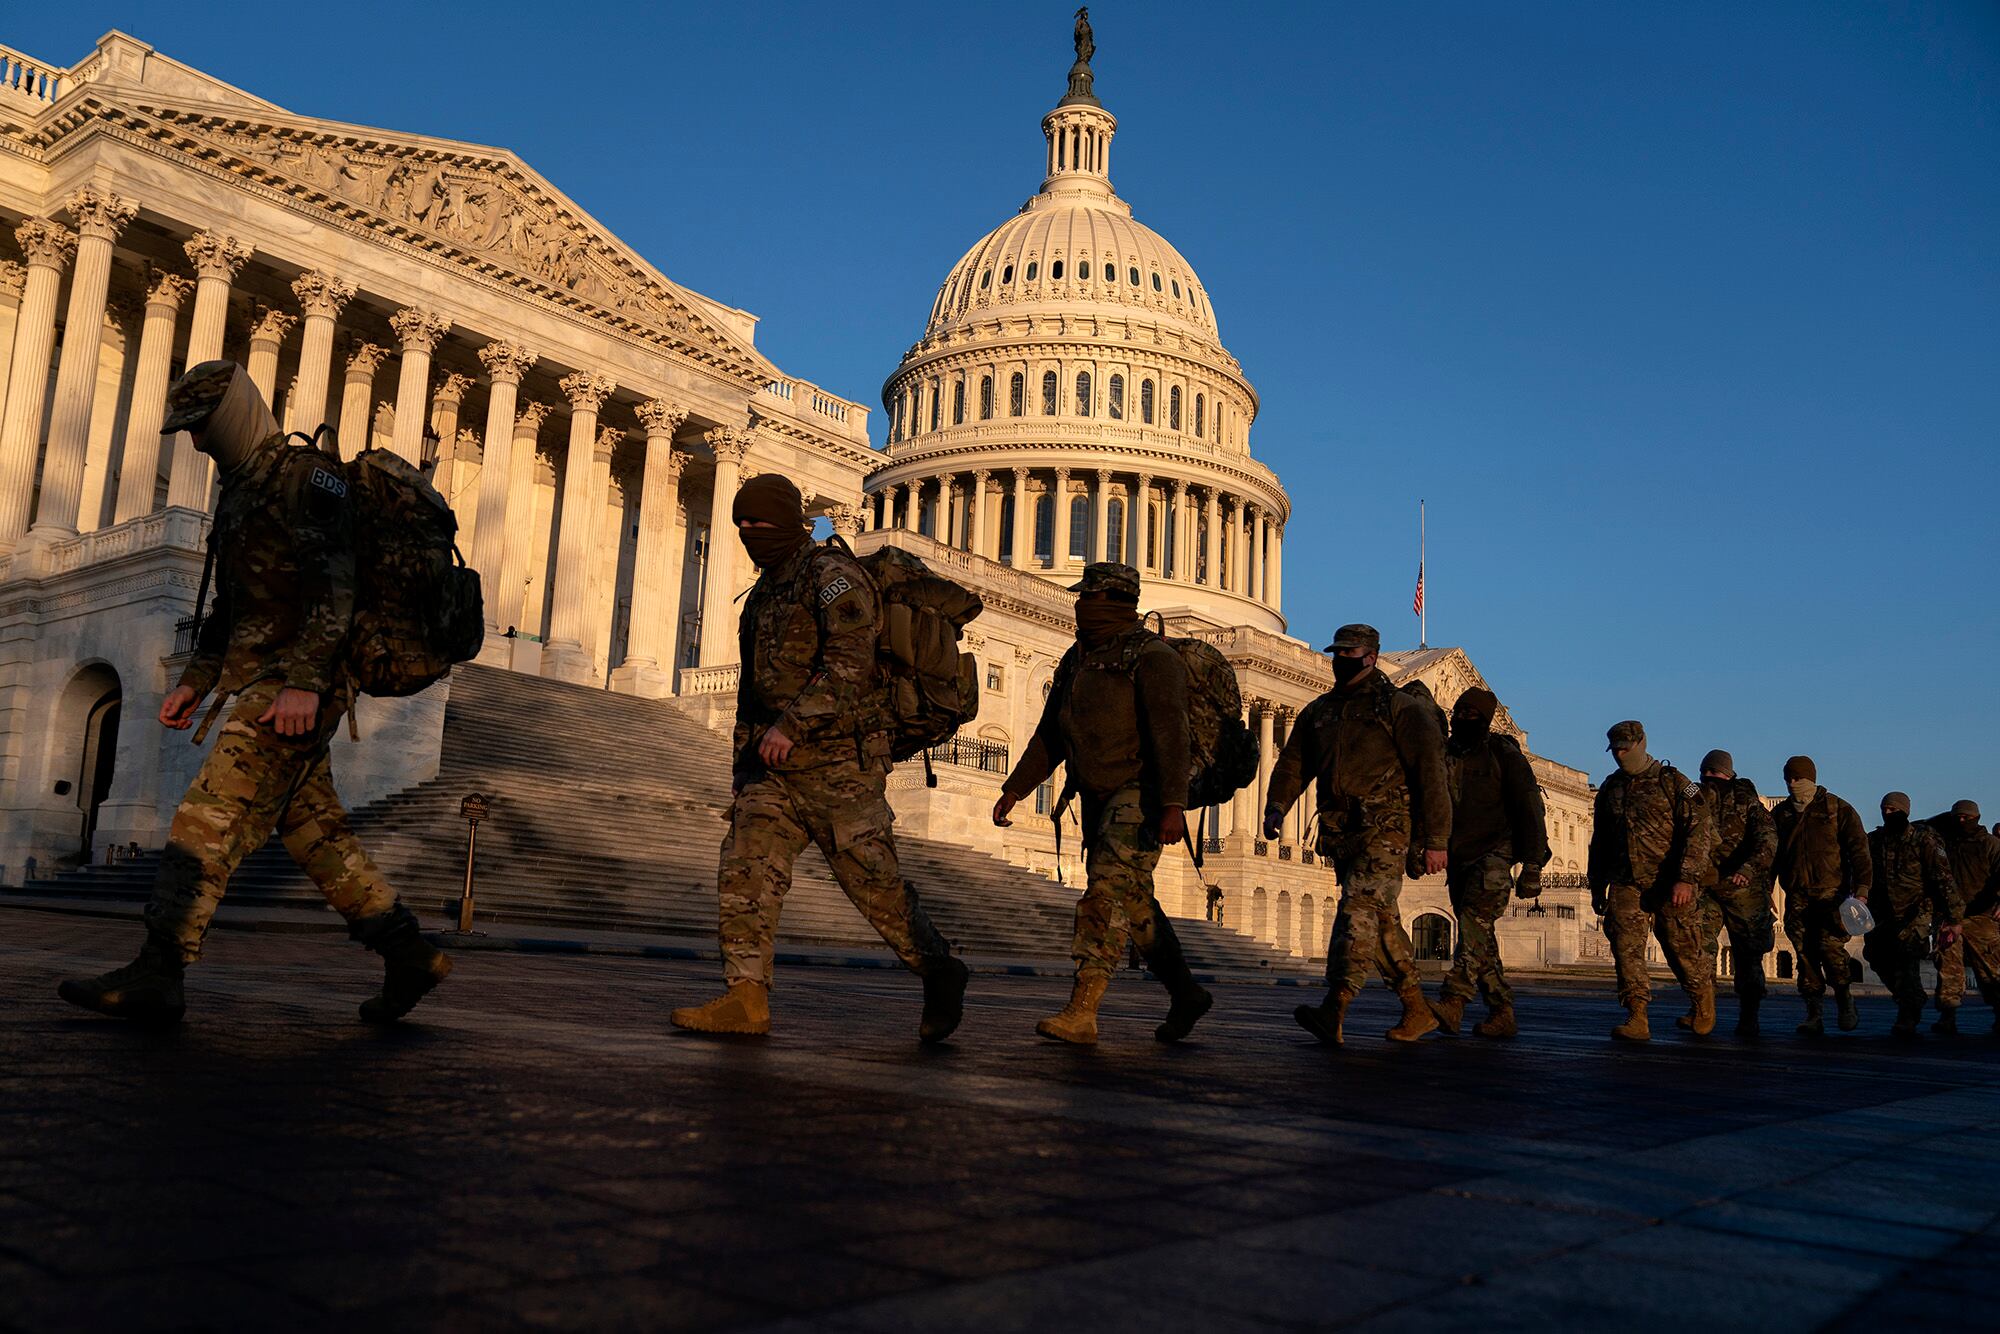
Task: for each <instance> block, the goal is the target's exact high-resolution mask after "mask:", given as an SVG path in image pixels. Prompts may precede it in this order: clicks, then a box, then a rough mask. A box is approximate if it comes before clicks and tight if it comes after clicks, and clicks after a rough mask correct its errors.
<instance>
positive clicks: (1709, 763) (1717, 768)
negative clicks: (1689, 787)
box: [1701, 750, 1736, 774]
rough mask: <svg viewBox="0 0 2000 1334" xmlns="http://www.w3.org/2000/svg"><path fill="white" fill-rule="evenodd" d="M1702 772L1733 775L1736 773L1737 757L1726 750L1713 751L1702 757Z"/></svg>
mask: <svg viewBox="0 0 2000 1334" xmlns="http://www.w3.org/2000/svg"><path fill="white" fill-rule="evenodd" d="M1701 771H1702V772H1703V773H1705V774H1733V773H1735V772H1736V757H1735V756H1734V755H1731V754H1730V753H1729V752H1728V751H1726V750H1711V751H1710V752H1708V754H1706V755H1704V756H1702V757H1701Z"/></svg>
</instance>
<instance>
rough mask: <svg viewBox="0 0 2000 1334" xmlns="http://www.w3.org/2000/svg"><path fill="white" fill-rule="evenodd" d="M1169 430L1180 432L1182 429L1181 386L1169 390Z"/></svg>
mask: <svg viewBox="0 0 2000 1334" xmlns="http://www.w3.org/2000/svg"><path fill="white" fill-rule="evenodd" d="M1167 429H1168V430H1169V431H1178V430H1180V429H1181V387H1180V386H1179V385H1175V386H1174V387H1173V388H1171V389H1169V390H1167Z"/></svg>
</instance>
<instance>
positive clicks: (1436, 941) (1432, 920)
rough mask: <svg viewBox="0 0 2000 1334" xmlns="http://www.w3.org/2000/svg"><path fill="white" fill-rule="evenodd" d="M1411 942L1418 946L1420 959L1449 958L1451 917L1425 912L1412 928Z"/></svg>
mask: <svg viewBox="0 0 2000 1334" xmlns="http://www.w3.org/2000/svg"><path fill="white" fill-rule="evenodd" d="M1410 943H1411V944H1412V945H1414V946H1415V947H1416V952H1417V957H1418V958H1419V959H1449V958H1450V957H1451V919H1450V918H1448V917H1445V916H1443V915H1441V914H1439V913H1434V912H1427V913H1425V914H1424V915H1423V916H1421V917H1419V918H1418V919H1417V920H1416V922H1415V924H1414V925H1413V927H1412V928H1411V931H1410Z"/></svg>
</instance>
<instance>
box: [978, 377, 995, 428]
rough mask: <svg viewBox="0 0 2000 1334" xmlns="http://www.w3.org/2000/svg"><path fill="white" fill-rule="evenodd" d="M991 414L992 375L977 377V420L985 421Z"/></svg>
mask: <svg viewBox="0 0 2000 1334" xmlns="http://www.w3.org/2000/svg"><path fill="white" fill-rule="evenodd" d="M992 415H993V377H992V376H990V375H982V376H980V377H979V420H981V421H985V420H987V419H988V418H989V417H991V416H992Z"/></svg>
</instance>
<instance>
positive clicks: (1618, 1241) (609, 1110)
mask: <svg viewBox="0 0 2000 1334" xmlns="http://www.w3.org/2000/svg"><path fill="white" fill-rule="evenodd" d="M134 943H135V932H134V930H133V928H132V927H131V925H130V924H129V923H119V922H107V921H102V920H93V919H84V918H72V917H61V916H54V915H46V914H39V913H33V912H27V911H23V910H19V909H10V908H7V907H5V906H0V1005H4V1006H5V1007H6V1012H7V1014H8V1015H9V1017H10V1023H9V1024H8V1025H7V1026H5V1027H4V1028H0V1328H19V1329H23V1330H30V1329H32V1330H36V1331H40V1330H44V1329H90V1328H99V1327H104V1328H119V1329H121V1330H122V1329H127V1328H130V1329H150V1328H162V1329H167V1328H205V1327H213V1328H284V1329H287V1330H288V1331H290V1330H297V1331H316V1330H320V1329H336V1328H340V1329H352V1328H354V1327H355V1326H357V1325H364V1324H365V1325H366V1326H367V1327H368V1328H369V1330H370V1334H388V1332H389V1331H395V1330H403V1329H411V1330H457V1329H480V1330H486V1329H572V1328H584V1329H621V1328H645V1329H709V1328H717V1329H719V1328H770V1329H772V1330H774V1331H778V1330H817V1329H824V1330H834V1331H841V1332H842V1334H854V1332H855V1331H864V1330H898V1329H911V1330H917V1329H922V1330H931V1329H937V1328H959V1329H966V1330H986V1329H996V1330H1004V1329H1036V1330H1045V1329H1048V1328H1076V1327H1083V1328H1090V1329H1092V1330H1093V1331H1094V1332H1095V1331H1116V1330H1123V1329H1133V1330H1138V1329H1144V1330H1146V1331H1148V1334H1157V1331H1158V1330H1160V1329H1162V1328H1197V1327H1198V1328H1201V1329H1203V1330H1204V1331H1207V1330H1217V1331H1226V1330H1231V1329H1256V1328H1306V1327H1314V1328H1326V1327H1341V1326H1355V1327H1361V1328H1378V1329H1405V1328H1407V1329H1418V1328H1421V1329H1423V1330H1425V1331H1426V1332H1427V1334H1428V1332H1429V1331H1434V1330H1436V1329H1438V1328H1440V1327H1452V1326H1455V1325H1477V1326H1479V1327H1481V1328H1483V1329H1509V1328H1522V1329H1526V1328H1530V1327H1532V1328H1534V1329H1537V1330H1541V1329H1545V1328H1547V1327H1549V1325H1551V1324H1556V1325H1560V1326H1562V1327H1564V1328H1578V1329H1591V1328H1617V1329H1633V1328H1652V1327H1660V1326H1666V1325H1671V1326H1674V1327H1687V1326H1690V1325H1697V1326H1698V1325H1702V1324H1707V1325H1712V1326H1715V1327H1717V1328H1724V1329H1732V1328H1742V1327H1746V1326H1750V1325H1755V1326H1758V1327H1760V1328H1761V1329H1768V1330H1791V1329H1809V1328H1817V1327H1821V1326H1830V1327H1834V1328H1859V1327H1860V1326H1862V1325H1863V1324H1864V1323H1866V1324H1868V1325H1870V1326H1871V1327H1879V1326H1880V1325H1882V1324H1911V1323H1916V1322H1918V1321H1923V1322H1927V1323H1930V1324H1933V1325H1935V1324H1940V1323H1952V1322H1953V1321H1955V1322H1956V1323H1960V1324H1977V1323H1980V1317H1981V1316H1982V1315H1983V1312H1984V1310H1985V1309H1986V1308H1985V1303H1986V1301H1987V1300H1988V1296H1987V1294H1988V1293H1989V1292H1990V1289H1991V1280H1990V1277H1989V1276H1990V1274H1991V1273H1992V1272H1993V1271H1994V1270H1995V1269H1996V1268H2000V1134H1996V1133H1995V1132H1996V1131H1997V1130H2000V1042H1994V1041H1992V1040H1990V1039H1986V1038H1984V1037H1980V1038H1966V1039H1964V1040H1962V1041H1959V1042H1952V1043H1946V1042H1926V1043H1925V1044H1923V1045H1922V1046H1921V1047H1918V1048H1915V1049H1911V1050H1905V1049H1902V1048H1898V1047H1896V1046H1893V1045H1892V1044H1890V1043H1889V1042H1888V1041H1887V1039H1886V1036H1885V1035H1884V1033H1883V1032H1882V1031H1881V1030H1882V1028H1883V1027H1884V1026H1885V1023H1886V1019H1885V1016H1884V1015H1882V1014H1877V1013H1875V1012H1874V1011H1873V1010H1871V1011H1870V1012H1869V1014H1868V1016H1867V1019H1866V1022H1867V1023H1868V1025H1869V1027H1867V1028H1866V1029H1865V1030H1864V1032H1863V1033H1861V1034H1859V1035H1856V1036H1854V1037H1843V1038H1841V1039H1840V1040H1838V1041H1833V1040H1829V1041H1827V1042H1824V1043H1819V1044H1807V1043H1804V1042H1799V1041H1794V1040H1792V1039H1791V1038H1790V1036H1789V1029H1790V1026H1791V1023H1792V1022H1794V1016H1795V1013H1796V1010H1797V1001H1796V999H1795V998H1794V997H1791V996H1789V995H1786V996H1782V997H1778V998H1774V1000H1773V1001H1772V1002H1771V1005H1770V1013H1769V1016H1768V1017H1769V1023H1770V1027H1771V1031H1772V1032H1773V1033H1774V1034H1781V1035H1782V1036H1774V1037H1772V1038H1768V1039H1766V1040H1764V1041H1762V1042H1760V1043H1756V1044H1739V1043H1736V1042H1734V1041H1732V1040H1726V1039H1723V1038H1714V1039H1710V1040H1708V1041H1706V1042H1697V1041H1694V1040H1691V1039H1686V1038H1680V1037H1677V1036H1674V1035H1667V1036H1665V1037H1663V1038H1662V1039H1661V1040H1658V1041H1656V1042H1655V1043H1654V1044H1652V1046H1651V1047H1649V1048H1647V1049H1643V1050H1636V1051H1627V1050H1620V1049H1616V1048H1614V1047H1613V1046H1612V1045H1611V1044H1610V1043H1609V1042H1608V1041H1606V1039H1605V1037H1604V1029H1605V1028H1606V1027H1607V1025H1608V1022H1609V1020H1610V1017H1611V1015H1612V1013H1613V1007H1612V1005H1611V1002H1610V997H1609V994H1608V992H1609V987H1608V985H1607V986H1606V988H1605V994H1602V995H1591V994H1579V993H1577V992H1574V991H1568V992H1561V993H1557V992H1553V991H1549V992H1539V991H1536V990H1535V989H1533V988H1532V987H1526V988H1523V994H1522V997H1521V1001H1520V1005H1521V1013H1522V1017H1523V1032H1522V1036H1521V1038H1520V1039H1519V1040H1517V1041H1516V1042H1514V1043H1511V1044H1506V1045H1505V1046H1501V1045H1496V1044H1476V1043H1473V1042H1471V1041H1468V1040H1460V1041H1458V1042H1450V1041H1447V1040H1443V1039H1433V1040H1427V1041H1425V1042H1423V1043H1420V1044H1415V1045H1414V1046H1410V1047H1401V1046H1396V1047H1392V1046H1391V1044H1388V1043H1386V1042H1384V1041H1383V1040H1382V1039H1381V1038H1380V1037H1379V1036H1378V1035H1377V1034H1378V1033H1379V1031H1380V1030H1381V1029H1386V1028H1387V1027H1388V1026H1389V1024H1390V1023H1391V1022H1393V1019H1394V1016H1395V1013H1396V1010H1395V1006H1394V1003H1393V999H1392V998H1391V997H1389V996H1388V994H1387V993H1386V992H1384V991H1382V990H1381V989H1379V988H1375V989H1371V990H1370V991H1369V992H1367V993H1365V994H1364V996H1363V997H1362V999H1361V1000H1360V1001H1359V1002H1357V1004H1356V1007H1355V1016H1356V1018H1355V1022H1354V1024H1353V1025H1352V1026H1351V1029H1350V1031H1352V1032H1354V1033H1355V1034H1356V1035H1357V1036H1356V1037H1355V1039H1353V1040H1352V1041H1351V1042H1350V1044H1349V1046H1347V1047H1346V1048H1343V1049H1340V1050H1337V1051H1336V1050H1331V1049H1326V1048H1322V1047H1320V1046H1318V1045H1317V1044H1313V1043H1311V1042H1310V1041H1309V1040H1305V1039H1304V1035H1302V1034H1299V1033H1298V1030H1297V1029H1296V1027H1295V1026H1294V1025H1293V1024H1292V1022H1291V1019H1290V1007H1291V1006H1292V1005H1293V1004H1295V1003H1296V1002H1297V1000H1298V999H1299V993H1298V992H1297V991H1296V989H1292V988H1274V987H1264V986H1252V985H1228V984H1224V985H1220V986H1218V987H1217V988H1216V992H1217V997H1218V1003H1217V1008H1216V1010H1215V1012H1214V1014H1213V1015H1211V1017H1210V1018H1209V1019H1208V1020H1205V1021H1204V1023H1203V1025H1202V1027H1201V1028H1200V1029H1199V1030H1197V1034H1196V1038H1195V1040H1194V1041H1191V1042H1189V1043H1186V1044H1182V1045H1181V1046H1179V1047H1161V1046H1160V1045H1158V1044H1156V1043H1154V1042H1153V1041H1152V1040H1151V1037H1150V1032H1151V1027H1152V1025H1153V1024H1154V1023H1156V1022H1157V1021H1158V1018H1159V1014H1160V1011H1161V1009H1162V1001H1161V997H1160V994H1159V992H1158V990H1157V988H1152V987H1150V986H1146V985H1139V984H1130V985H1127V984H1125V981H1126V980H1125V979H1121V985H1119V986H1117V987H1114V988H1113V989H1112V992H1111V994H1110V996H1109V998H1108V999H1107V1002H1106V1005H1105V1011H1104V1022H1103V1031H1104V1039H1105V1040H1104V1042H1103V1044H1102V1045H1101V1046H1100V1047H1099V1048H1098V1049H1096V1050H1094V1051H1074V1050H1070V1049H1067V1048H1062V1047H1058V1046H1056V1045H1055V1044H1050V1043H1047V1042H1044V1041H1042V1040H1040V1039H1038V1038H1036V1037H1035V1036H1034V1034H1033V1032H1032V1024H1033V1021H1034V1019H1035V1018H1036V1017H1038V1016H1040V1015H1042V1014H1046V1013H1050V1012H1052V1011H1053V1010H1054V1009H1055V1008H1056V1007H1057V1006H1059V1005H1060V1003H1061V1000H1062V998H1063V995H1064V993H1065V989H1066V984H1065V983H1064V982H1063V980H1062V979H1059V978H1023V977H996V976H988V975H980V976H976V977H975V978H974V980H973V987H972V992H971V996H970V1004H969V1008H968V1012H967V1019H966V1023H965V1026H964V1028H963V1029H962V1030H961V1035H960V1038H959V1040H957V1041H955V1042H953V1043H952V1044H950V1045H949V1046H947V1047H945V1048H941V1049H936V1050H933V1049H926V1048H922V1047H919V1046H918V1045H917V1044H916V1043H915V1042H914V1041H913V1037H912V1032H911V1029H912V1026H913V1024H914V1021H915V1016H916V1001H917V997H916V990H915V987H914V985H913V984H912V983H911V981H910V980H909V979H908V978H907V977H903V976H899V975H897V974H895V973H892V972H884V971H880V970H847V969H811V968H791V967H787V968H784V969H782V970H781V973H780V979H779V980H780V987H779V1003H778V1005H777V1006H776V1017H777V1024H778V1026H777V1031H776V1033H775V1034H774V1036H773V1037H772V1038H770V1039H769V1040H766V1041H749V1042H735V1043H717V1042H711V1041H705V1040H702V1039H699V1038H695V1037H691V1036H689V1035H685V1034H680V1033H676V1032H673V1031H671V1030H670V1029H669V1027H668V1025H667V1023H666V1010H667V1009H668V1008H670V1007H671V1006H673V1005H678V1004H684V1003H687V1002H689V1001H694V1000H700V999H705V998H706V997H707V996H708V995H710V994H712V993H713V990H714V986H715V977H714V966H713V965H712V964H698V963H682V962H666V961H652V960H644V959H634V958H618V957H606V956H544V955H527V954H509V953H483V954H477V955H466V956H462V957H461V958H460V959H459V968H458V970H457V971H456V972H455V973H454V974H453V977H452V979H451V981H450V982H449V984H448V985H447V986H446V987H445V988H443V989H442V990H441V991H440V992H439V993H438V994H437V995H436V996H435V997H433V998H432V999H431V1000H429V1001H427V1002H426V1003H425V1005H424V1006H423V1007H422V1008H421V1009H420V1010H419V1011H418V1012H417V1013H416V1015H415V1016H414V1017H413V1022H411V1023H409V1024H406V1025H403V1026H401V1027H399V1028H397V1029H394V1030H390V1031H387V1032H377V1031H373V1030H369V1029H366V1028H364V1027H363V1026H362V1025H360V1024H359V1023H358V1022H356V1019H355V1016H354V1008H353V1007H354V1002H355V1001H356V1000H357V999H359V998H360V997H361V996H365V995H367V994H369V992H370V991H371V990H372V989H373V987H374V985H375V980H376V976H377V974H376V970H375V968H374V967H372V966H371V964H372V960H370V959H369V958H368V957H367V956H366V955H365V954H363V953H362V952H360V951H358V950H357V949H355V948H354V947H353V946H352V945H350V944H348V943H346V942H344V941H340V940H337V939H332V938H325V937H317V936H310V937H309V936H290V935H278V934H267V933H246V932H226V931H225V932H218V933H217V935H216V938H215V940H214V941H213V942H212V943H213V948H212V949H211V950H210V957H209V959H208V960H206V961H205V962H204V963H203V964H202V966H201V967H200V968H198V969H196V970H195V971H194V972H192V973H191V974H190V977H189V1000H190V1007H191V1009H190V1019H189V1021H188V1022H187V1023H186V1024H184V1025H183V1026H181V1027H180V1028H179V1029H177V1030H175V1031H173V1032H169V1033H151V1034H149V1033H143V1032H139V1031H135V1030H132V1029H129V1028H127V1027H124V1026H121V1025H117V1024H113V1023H109V1022H106V1021H103V1020H100V1019H97V1018H94V1017H91V1016H86V1015H81V1014H79V1013H77V1012H75V1011H71V1010H69V1009H68V1008H67V1007H64V1006H62V1005H61V1004H60V1002H58V1001H57V1000H56V999H55V997H54V995H53V984H54V981H55V979H56V978H58V977H60V976H63V975H65V974H68V973H74V972H81V971H86V970H94V969H95V968H98V967H102V966H104V965H105V964H106V963H108V962H112V961H115V960H118V959H120V958H122V957H124V956H127V955H129V953H130V951H131V949H132V947H133V944H134ZM1731 1004H1732V1002H1728V1001H1725V1002H1724V1005H1723V1009H1724V1014H1723V1021H1724V1024H1725V1026H1726V1025H1727V1024H1728V1023H1729V1022H1731V1021H1732V1020H1733V1016H1731V1015H1730V1014H1729V1013H1728V1010H1729V1009H1730V1007H1731ZM1974 1026H1975V1027H1982V1028H1983V1026H1984V1025H1983V1021H1976V1022H1975V1025H1974Z"/></svg>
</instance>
